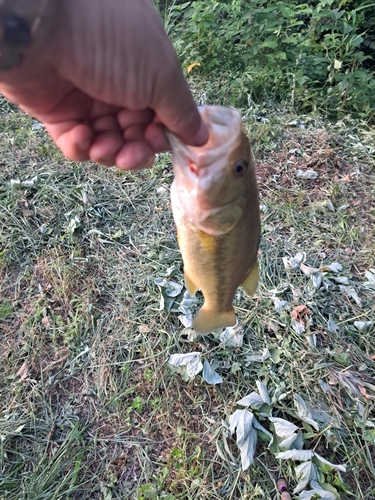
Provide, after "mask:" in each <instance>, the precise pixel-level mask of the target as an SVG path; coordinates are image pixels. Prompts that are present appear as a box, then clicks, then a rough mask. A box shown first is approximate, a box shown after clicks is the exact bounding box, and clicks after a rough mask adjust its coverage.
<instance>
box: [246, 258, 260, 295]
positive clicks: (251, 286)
mask: <svg viewBox="0 0 375 500" xmlns="http://www.w3.org/2000/svg"><path fill="white" fill-rule="evenodd" d="M258 279H259V270H258V262H255V264H254V265H253V267H252V269H251V271H250V272H249V274H248V275H247V276H246V278H245V281H244V282H243V283H242V287H243V288H244V290H245V291H246V292H247V293H248V294H249V295H254V293H255V292H256V289H257V286H258Z"/></svg>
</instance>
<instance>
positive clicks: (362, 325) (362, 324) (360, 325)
mask: <svg viewBox="0 0 375 500" xmlns="http://www.w3.org/2000/svg"><path fill="white" fill-rule="evenodd" d="M354 326H355V327H356V328H357V330H359V331H360V332H361V331H362V330H367V328H370V326H372V321H354Z"/></svg>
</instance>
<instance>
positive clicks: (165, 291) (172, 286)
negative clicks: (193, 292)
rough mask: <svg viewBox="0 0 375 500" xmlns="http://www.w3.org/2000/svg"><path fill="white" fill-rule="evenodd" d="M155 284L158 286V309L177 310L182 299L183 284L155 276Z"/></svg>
mask: <svg viewBox="0 0 375 500" xmlns="http://www.w3.org/2000/svg"><path fill="white" fill-rule="evenodd" d="M155 284H156V285H157V286H158V287H159V288H160V307H159V309H160V311H163V310H165V311H175V312H179V305H180V304H179V303H178V302H179V301H180V300H182V290H183V288H184V287H183V286H182V285H180V284H179V283H176V282H175V281H171V280H167V279H165V278H156V279H155Z"/></svg>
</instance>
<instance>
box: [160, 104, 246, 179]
mask: <svg viewBox="0 0 375 500" xmlns="http://www.w3.org/2000/svg"><path fill="white" fill-rule="evenodd" d="M198 109H199V112H200V115H201V117H202V120H203V121H204V122H205V124H206V125H207V127H208V129H209V137H208V141H207V143H206V144H205V145H204V146H201V147H197V146H189V145H188V144H185V143H183V142H182V141H181V140H180V139H179V138H178V137H177V136H176V135H174V134H173V133H172V132H171V131H170V130H167V131H166V134H167V137H168V140H169V142H170V144H171V147H172V152H173V155H174V156H176V159H177V161H178V164H179V167H180V168H181V167H182V168H183V169H184V171H185V172H186V173H188V174H191V178H192V179H194V178H197V177H199V176H200V175H201V171H204V170H205V169H206V168H207V167H209V166H210V165H212V164H213V163H215V162H217V161H218V160H220V159H222V158H223V157H226V156H227V155H228V151H231V150H233V149H234V148H235V147H236V145H237V143H238V142H239V141H240V133H241V130H242V119H241V115H240V114H239V112H238V111H236V110H235V109H232V108H223V107H222V106H200V107H199V108H198Z"/></svg>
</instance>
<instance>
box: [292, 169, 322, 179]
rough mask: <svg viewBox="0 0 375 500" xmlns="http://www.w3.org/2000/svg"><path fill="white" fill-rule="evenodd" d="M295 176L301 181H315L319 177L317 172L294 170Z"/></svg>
mask: <svg viewBox="0 0 375 500" xmlns="http://www.w3.org/2000/svg"><path fill="white" fill-rule="evenodd" d="M296 176H297V177H299V178H301V179H312V180H314V179H317V178H318V177H319V174H318V172H315V170H301V169H297V170H296Z"/></svg>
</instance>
